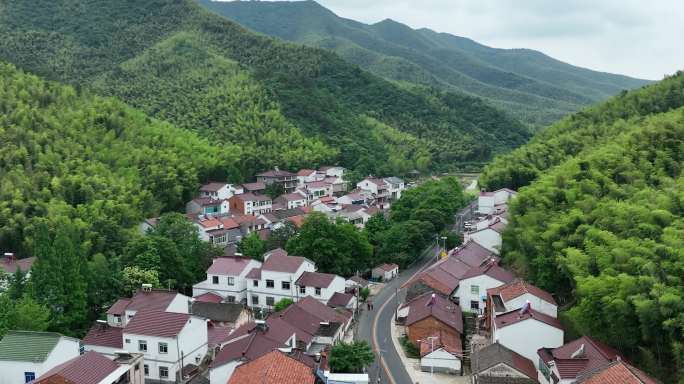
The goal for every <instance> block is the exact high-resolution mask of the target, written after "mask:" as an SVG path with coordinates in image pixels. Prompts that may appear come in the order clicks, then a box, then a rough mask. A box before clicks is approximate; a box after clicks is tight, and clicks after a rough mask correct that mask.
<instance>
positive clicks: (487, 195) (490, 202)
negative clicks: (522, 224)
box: [477, 188, 518, 215]
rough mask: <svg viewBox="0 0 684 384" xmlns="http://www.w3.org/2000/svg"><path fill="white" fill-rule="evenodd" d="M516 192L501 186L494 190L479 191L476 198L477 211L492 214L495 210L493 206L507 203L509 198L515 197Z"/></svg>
mask: <svg viewBox="0 0 684 384" xmlns="http://www.w3.org/2000/svg"><path fill="white" fill-rule="evenodd" d="M517 194H518V193H517V192H515V191H513V190H511V189H508V188H502V189H499V190H497V191H494V192H486V191H482V192H480V196H478V198H477V211H478V212H479V213H481V214H485V215H488V214H492V213H494V211H495V206H496V205H499V204H504V203H507V202H508V201H509V200H510V199H512V198H515V196H516V195H517Z"/></svg>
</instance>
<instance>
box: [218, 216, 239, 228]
mask: <svg viewBox="0 0 684 384" xmlns="http://www.w3.org/2000/svg"><path fill="white" fill-rule="evenodd" d="M221 224H223V229H234V228H239V227H240V224H238V223H237V221H235V220H233V218H231V217H222V218H221Z"/></svg>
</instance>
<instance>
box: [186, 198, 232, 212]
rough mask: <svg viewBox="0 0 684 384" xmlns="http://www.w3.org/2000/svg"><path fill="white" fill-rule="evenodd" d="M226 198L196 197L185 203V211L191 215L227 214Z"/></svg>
mask: <svg viewBox="0 0 684 384" xmlns="http://www.w3.org/2000/svg"><path fill="white" fill-rule="evenodd" d="M229 210H230V208H229V205H228V200H220V199H214V198H211V197H197V198H194V199H192V200H190V201H189V202H188V203H187V204H186V205H185V213H187V214H191V215H204V216H220V215H225V214H228V212H229Z"/></svg>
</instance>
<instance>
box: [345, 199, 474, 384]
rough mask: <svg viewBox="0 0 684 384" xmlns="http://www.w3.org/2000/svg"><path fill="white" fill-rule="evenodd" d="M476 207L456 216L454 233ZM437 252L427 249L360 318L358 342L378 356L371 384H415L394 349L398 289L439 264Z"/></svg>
mask: <svg viewBox="0 0 684 384" xmlns="http://www.w3.org/2000/svg"><path fill="white" fill-rule="evenodd" d="M476 204H477V202H476V201H475V202H474V203H471V204H469V205H468V206H466V207H465V208H463V209H462V210H461V211H459V213H457V214H456V215H454V218H455V221H456V225H455V226H454V230H455V231H456V232H460V229H461V228H462V223H463V221H465V220H470V219H471V218H472V215H473V211H474V208H475V205H476ZM435 248H436V247H434V246H433V247H430V248H428V249H426V250H425V251H424V252H423V254H422V255H421V257H420V258H419V259H418V260H417V261H416V262H415V263H414V264H413V265H412V266H410V267H409V268H407V269H406V270H404V271H402V272H401V273H400V274H399V276H397V277H396V278H394V279H393V280H392V281H390V282H389V283H387V284H386V285H385V286H384V287H383V289H382V290H381V291H380V292H379V293H378V294H377V295H375V296H374V297H373V298H372V301H373V306H374V309H373V310H372V311H369V310H366V309H365V307H364V310H363V311H362V312H361V315H360V316H359V318H358V328H357V331H356V339H357V340H365V341H369V342H370V343H371V346H372V347H373V351H374V352H375V362H374V363H373V365H372V366H370V367H369V368H368V373H369V375H370V379H371V380H370V383H371V384H376V383H387V384H413V382H412V381H411V378H410V377H409V375H408V373H407V372H406V367H404V364H403V362H402V361H401V358H399V351H397V350H396V349H395V348H394V343H393V342H392V335H391V334H390V332H391V330H390V327H391V321H392V317H393V316H394V315H395V311H396V309H397V306H398V305H399V303H401V302H403V298H404V295H405V293H404V292H403V291H401V290H399V288H400V287H401V285H402V284H404V283H405V282H406V281H408V280H409V279H411V278H412V277H413V276H414V275H415V274H417V273H418V272H420V271H421V270H423V269H424V268H426V267H427V266H428V265H430V264H431V263H432V262H434V261H436V260H437V257H436V256H435Z"/></svg>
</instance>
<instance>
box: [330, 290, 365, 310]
mask: <svg viewBox="0 0 684 384" xmlns="http://www.w3.org/2000/svg"><path fill="white" fill-rule="evenodd" d="M357 305H358V299H357V298H356V296H354V295H353V294H351V293H343V292H335V293H334V294H333V295H332V296H331V297H330V300H328V307H330V308H346V309H349V310H350V311H354V310H355V309H356V307H357Z"/></svg>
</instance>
